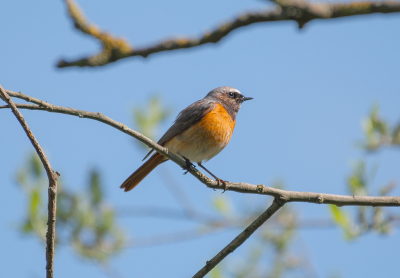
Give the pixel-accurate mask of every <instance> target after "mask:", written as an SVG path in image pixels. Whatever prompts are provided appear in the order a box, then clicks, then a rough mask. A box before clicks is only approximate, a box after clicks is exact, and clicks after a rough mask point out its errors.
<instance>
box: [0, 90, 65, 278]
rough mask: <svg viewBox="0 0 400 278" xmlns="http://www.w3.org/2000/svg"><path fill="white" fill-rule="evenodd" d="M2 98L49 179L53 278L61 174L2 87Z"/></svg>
mask: <svg viewBox="0 0 400 278" xmlns="http://www.w3.org/2000/svg"><path fill="white" fill-rule="evenodd" d="M0 97H1V99H3V100H4V101H5V102H6V103H8V105H7V106H8V107H10V108H11V110H12V112H13V113H14V115H15V117H16V118H17V120H18V121H19V123H20V124H21V126H22V128H23V129H24V131H25V133H26V135H27V136H28V138H29V140H30V141H31V143H32V145H33V147H34V148H35V150H36V152H37V154H38V155H39V157H40V160H41V161H42V164H43V166H44V168H45V170H46V173H47V178H48V179H49V189H48V195H49V203H48V220H47V233H46V262H47V263H46V277H47V278H52V277H53V272H54V266H53V265H54V239H55V234H56V209H57V180H58V177H59V176H60V173H58V172H55V171H53V169H52V168H51V165H50V162H49V161H48V160H47V157H46V155H45V154H44V152H43V150H42V148H41V147H40V145H39V142H38V141H37V140H36V138H35V136H34V135H33V133H32V131H31V129H30V128H29V126H28V124H27V123H26V121H25V119H24V117H23V116H22V114H21V113H20V112H19V111H18V108H17V105H15V104H14V102H13V101H12V99H11V98H10V96H9V95H8V93H7V92H6V91H5V90H4V89H3V87H2V86H1V85H0Z"/></svg>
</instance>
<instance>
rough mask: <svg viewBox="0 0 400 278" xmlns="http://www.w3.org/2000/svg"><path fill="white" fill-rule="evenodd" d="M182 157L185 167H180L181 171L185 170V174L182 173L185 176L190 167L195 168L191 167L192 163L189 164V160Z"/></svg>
mask: <svg viewBox="0 0 400 278" xmlns="http://www.w3.org/2000/svg"><path fill="white" fill-rule="evenodd" d="M182 157H183V159H184V160H185V162H186V165H185V167H182V169H183V170H186V172H185V173H183V174H184V175H186V174H187V172H189V170H190V168H191V167H193V168H195V167H196V166H195V165H193V163H192V162H190V160H189V159H187V158H186V157H184V156H182Z"/></svg>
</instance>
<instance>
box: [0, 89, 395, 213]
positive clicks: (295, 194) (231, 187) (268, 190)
mask: <svg viewBox="0 0 400 278" xmlns="http://www.w3.org/2000/svg"><path fill="white" fill-rule="evenodd" d="M7 93H8V94H9V95H10V96H12V97H17V98H20V99H23V100H26V101H29V102H31V103H35V104H37V105H29V104H16V106H17V107H18V108H22V109H31V110H46V111H48V112H53V113H62V114H68V115H73V116H78V117H80V118H89V119H92V120H96V121H100V122H102V123H105V124H107V125H110V126H112V127H114V128H116V129H118V130H120V131H122V132H124V133H126V134H128V135H130V136H132V137H134V138H136V139H137V140H139V141H141V142H142V143H144V144H146V145H147V146H148V147H150V148H152V149H154V150H155V151H157V152H159V153H161V154H162V155H164V156H165V157H167V158H169V159H171V160H172V161H173V162H175V163H176V164H178V165H179V166H181V167H182V168H184V167H185V166H186V162H185V160H184V159H182V158H181V157H180V156H178V155H176V154H174V153H171V152H169V151H168V149H167V148H165V147H163V146H160V145H158V144H156V143H155V142H153V141H152V140H150V139H149V138H147V137H146V136H144V135H143V134H141V133H139V132H136V131H134V130H132V129H130V128H128V127H127V126H126V125H124V124H121V123H119V122H117V121H115V120H113V119H111V118H109V117H107V116H105V115H103V114H101V113H100V112H98V113H94V112H88V111H83V110H77V109H73V108H68V107H62V106H57V105H53V104H50V103H48V102H44V101H42V100H40V99H36V98H33V97H30V96H28V95H25V94H22V93H16V92H12V91H8V90H7ZM8 107H9V106H0V109H1V108H8ZM189 172H190V173H191V174H192V175H193V176H194V177H195V178H197V179H198V180H199V181H200V182H202V183H203V184H205V185H206V186H207V187H209V188H213V189H223V188H224V186H223V185H220V184H219V183H218V182H216V181H215V180H212V179H210V178H209V177H207V176H206V175H204V174H203V173H202V172H200V171H198V170H197V169H196V168H193V167H192V168H190V169H189ZM226 190H228V191H235V192H241V193H253V194H261V195H269V196H273V197H275V198H276V199H279V200H281V201H284V202H303V203H315V204H333V205H337V206H382V207H389V206H394V207H398V206H400V197H388V196H383V197H381V196H379V197H372V196H355V195H354V196H344V195H334V194H325V193H313V192H299V191H288V190H281V189H276V188H272V187H269V186H265V185H262V184H259V185H254V184H249V183H231V182H227V184H226Z"/></svg>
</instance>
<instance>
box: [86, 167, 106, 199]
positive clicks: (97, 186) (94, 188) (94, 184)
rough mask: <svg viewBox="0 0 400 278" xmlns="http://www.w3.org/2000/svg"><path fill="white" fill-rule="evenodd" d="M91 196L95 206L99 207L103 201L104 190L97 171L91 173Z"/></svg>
mask: <svg viewBox="0 0 400 278" xmlns="http://www.w3.org/2000/svg"><path fill="white" fill-rule="evenodd" d="M89 188H90V195H91V201H92V204H93V205H98V204H99V203H100V202H101V201H102V200H103V189H102V187H101V183H100V174H99V172H98V171H97V170H92V171H91V173H90V183H89Z"/></svg>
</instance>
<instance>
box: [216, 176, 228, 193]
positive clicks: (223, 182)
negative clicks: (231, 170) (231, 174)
mask: <svg viewBox="0 0 400 278" xmlns="http://www.w3.org/2000/svg"><path fill="white" fill-rule="evenodd" d="M215 180H216V181H217V182H218V187H219V184H220V183H222V184H223V185H224V191H222V193H221V194H223V193H225V191H226V189H227V187H226V183H227V182H228V181H224V180H221V179H219V178H215Z"/></svg>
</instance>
